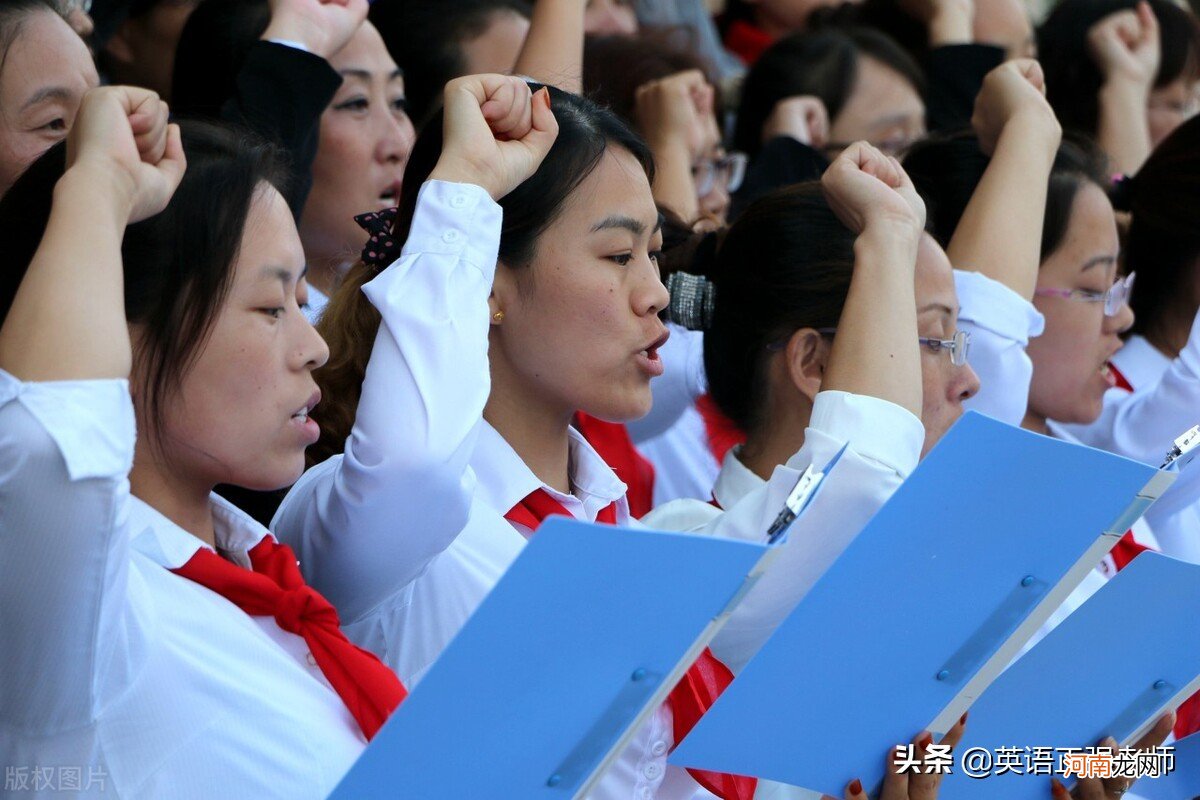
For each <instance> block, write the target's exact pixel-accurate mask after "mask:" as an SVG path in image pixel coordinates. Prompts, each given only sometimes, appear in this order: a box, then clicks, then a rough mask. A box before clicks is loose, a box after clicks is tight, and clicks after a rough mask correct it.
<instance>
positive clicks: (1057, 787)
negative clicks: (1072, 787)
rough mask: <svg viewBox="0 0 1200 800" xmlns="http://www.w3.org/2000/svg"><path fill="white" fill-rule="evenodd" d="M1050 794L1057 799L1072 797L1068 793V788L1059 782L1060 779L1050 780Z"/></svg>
mask: <svg viewBox="0 0 1200 800" xmlns="http://www.w3.org/2000/svg"><path fill="white" fill-rule="evenodd" d="M1050 793H1051V794H1052V795H1054V796H1055V797H1070V796H1071V795H1070V793H1069V792H1068V791H1067V787H1065V786H1063V785H1062V783H1060V782H1059V780H1058V778H1051V779H1050Z"/></svg>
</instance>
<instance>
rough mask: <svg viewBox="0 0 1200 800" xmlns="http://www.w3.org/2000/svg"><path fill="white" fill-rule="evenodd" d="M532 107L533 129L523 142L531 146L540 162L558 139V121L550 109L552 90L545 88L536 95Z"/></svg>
mask: <svg viewBox="0 0 1200 800" xmlns="http://www.w3.org/2000/svg"><path fill="white" fill-rule="evenodd" d="M530 105H531V111H532V114H531V117H532V123H533V127H532V128H531V129H530V131H529V133H527V134H525V137H524V138H523V139H522V140H521V141H522V142H524V143H525V144H527V145H528V146H529V148H530V149H531V150H532V151H533V153H534V156H535V157H536V158H537V160H538V161H539V162H540V161H541V160H542V159H543V158H545V157H546V154H547V153H549V152H550V148H551V147H552V146H553V145H554V140H555V139H557V138H558V120H557V119H555V118H554V111H553V110H551V108H550V90H549V89H547V88H546V87H545V86H543V87H542V88H541V89H539V90H538V91H537V93H536V94H534V96H533V101H532V102H531V104H530Z"/></svg>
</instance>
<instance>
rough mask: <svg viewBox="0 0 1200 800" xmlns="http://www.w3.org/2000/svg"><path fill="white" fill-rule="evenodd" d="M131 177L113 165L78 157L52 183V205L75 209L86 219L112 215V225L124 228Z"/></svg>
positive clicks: (129, 211) (131, 198)
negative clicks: (77, 159)
mask: <svg viewBox="0 0 1200 800" xmlns="http://www.w3.org/2000/svg"><path fill="white" fill-rule="evenodd" d="M135 189H136V187H135V186H134V183H133V179H132V178H131V177H130V176H128V175H127V174H125V173H124V171H123V170H122V169H121V168H120V167H117V166H115V165H109V164H105V163H104V162H102V161H87V160H83V159H81V160H79V161H76V162H75V163H74V164H72V165H71V166H70V167H69V168H68V169H67V171H66V172H64V173H63V176H62V177H61V178H59V179H58V181H57V182H56V183H55V184H54V201H53V202H54V207H55V208H63V209H78V210H79V212H80V213H81V214H82V215H85V216H86V217H88V218H93V217H96V216H97V215H99V214H105V213H109V214H111V220H112V222H113V223H114V224H116V225H117V226H119V227H120V228H121V229H122V230H124V228H125V226H126V225H127V224H128V222H129V217H130V215H131V214H132V212H133V204H134V192H135Z"/></svg>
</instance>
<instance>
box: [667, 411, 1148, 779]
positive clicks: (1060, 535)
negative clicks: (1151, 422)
mask: <svg viewBox="0 0 1200 800" xmlns="http://www.w3.org/2000/svg"><path fill="white" fill-rule="evenodd" d="M1162 478H1163V476H1160V474H1159V473H1158V471H1157V470H1155V469H1154V468H1153V467H1150V466H1147V465H1144V464H1139V463H1136V462H1133V461H1130V460H1128V459H1123V458H1120V457H1117V456H1113V455H1111V454H1108V453H1103V452H1100V451H1097V450H1092V449H1090V448H1086V447H1082V446H1079V445H1073V444H1069V443H1066V442H1062V441H1058V440H1054V439H1050V438H1048V437H1044V436H1039V435H1037V434H1034V433H1030V432H1028V431H1023V430H1021V429H1019V428H1015V427H1012V426H1009V425H1006V424H1004V423H1001V422H997V421H995V420H993V419H990V418H988V417H985V416H983V415H981V414H978V413H968V414H966V415H965V416H964V417H963V418H962V419H961V420H960V421H959V422H958V423H957V424H956V425H955V426H954V427H953V428H952V429H951V430H950V431H949V432H948V433H947V434H946V436H945V437H944V438H943V440H942V441H941V442H940V443H939V444H938V446H937V447H935V448H934V450H933V451H932V452H931V453H930V454H929V456H928V457H927V458H926V459H925V460H924V461H923V462H922V463H921V465H920V466H919V467H918V468H917V470H916V471H915V472H914V473H913V475H912V476H911V477H910V478H909V479H908V480H907V481H906V482H905V483H904V484H903V485H902V486H901V487H900V489H899V490H898V491H897V492H896V493H895V495H893V497H892V498H891V500H890V501H889V502H888V503H887V504H886V505H885V506H884V507H883V508H882V509H881V510H880V511H879V513H878V514H876V516H875V517H874V518H873V519H872V521H871V522H870V523H869V524H868V525H867V527H866V528H865V529H864V530H863V532H862V533H860V534H859V535H858V537H857V538H855V540H854V541H853V542H852V543H851V544H850V546H849V547H848V548H847V549H846V551H845V552H844V553H843V554H842V556H841V557H840V558H839V559H838V560H837V561H836V562H835V563H834V565H833V566H832V567H831V568H830V569H829V570H828V571H827V572H826V573H825V574H824V575H823V576H822V577H821V578H820V580H819V581H818V582H817V583H816V585H814V587H813V588H812V589H811V590H810V592H809V593H808V595H807V596H806V597H805V598H804V600H802V601H801V603H800V604H799V605H798V606H797V607H796V609H795V610H794V611H793V612H792V614H791V615H790V616H789V617H788V619H787V620H785V621H784V623H783V624H782V625H780V627H779V628H778V629H777V630H776V632H775V633H774V635H773V636H772V638H771V639H770V640H769V641H768V642H767V644H766V645H765V646H764V647H763V649H762V650H761V651H759V653H758V654H757V655H756V656H755V657H754V659H752V660H751V661H750V663H749V664H748V665H747V666H746V668H745V669H744V670H743V671H742V673H741V674H740V675H739V676H738V678H737V680H736V681H735V682H734V683H733V685H732V686H730V687H729V689H727V690H726V691H725V693H724V694H723V695H722V696H721V698H720V699H719V700H718V701H717V702H716V703H715V704H714V706H713V707H712V708H711V709H710V710H709V712H708V713H707V714H706V715H705V716H704V718H703V719H701V721H700V722H699V723H698V724H697V725H696V727H695V728H694V729H693V730H692V732H691V734H689V736H688V737H687V738H686V739H685V740H684V741H683V742H682V743H681V744H680V745H679V746H678V747H677V748H676V750H675V752H674V753H673V755H672V758H671V762H672V763H674V764H677V765H679V766H686V767H699V768H703V769H709V770H715V771H721V772H731V773H734V774H741V775H755V776H757V777H759V778H764V779H769V780H773V781H778V782H781V783H786V784H792V785H795V786H802V787H805V788H807V789H811V790H815V791H818V792H824V793H827V794H830V795H833V796H840V795H841V794H842V790H843V788H844V787H845V785H846V783H848V782H849V781H850V780H852V779H854V778H860V779H861V780H862V781H863V784H864V785H865V786H866V787H867V788H868V792H871V793H872V795H874V791H873V789H874V787H876V786H878V784H879V783H881V782H882V779H883V768H884V763H885V757H886V754H887V752H888V751H889V749H890V748H891V747H893V746H894V745H896V744H900V743H903V742H907V741H909V739H910V738H911V737H912V736H913V735H915V734H916V733H917V732H919V731H921V730H922V729H929V730H933V731H935V732H936V731H945V730H947V729H948V728H949V727H950V726H951V725H952V724H953V722H954V721H956V720H957V719H958V718H959V717H960V716H961V715H962V713H963V712H964V711H965V710H966V709H967V708H968V707H969V706H970V704H971V702H972V701H973V700H974V699H975V698H976V697H978V696H979V694H980V693H981V692H982V691H983V689H984V688H986V686H987V684H988V683H989V682H990V681H991V680H993V679H994V678H995V676H996V675H997V674H999V672H1000V670H1001V669H1002V668H1003V667H1004V666H1005V665H1006V664H1008V663H1009V662H1010V661H1011V660H1012V658H1013V657H1014V656H1015V655H1016V654H1017V652H1018V650H1019V649H1020V646H1021V644H1023V643H1024V642H1025V641H1026V640H1027V639H1028V638H1029V637H1030V636H1032V635H1033V633H1034V632H1035V631H1036V630H1037V628H1038V627H1039V626H1040V624H1041V622H1042V621H1043V620H1044V619H1046V617H1048V616H1049V615H1050V613H1051V612H1052V611H1053V610H1054V609H1055V608H1057V607H1058V606H1059V604H1060V603H1061V601H1062V599H1063V598H1065V597H1066V595H1067V594H1069V592H1070V590H1071V589H1072V588H1073V587H1074V586H1075V585H1077V584H1078V583H1079V581H1080V580H1082V579H1083V577H1084V576H1086V574H1087V573H1088V571H1089V570H1090V569H1091V568H1092V567H1093V566H1094V565H1095V564H1096V563H1098V562H1099V561H1100V559H1101V557H1102V556H1103V554H1104V553H1105V552H1106V551H1107V550H1108V549H1109V548H1111V546H1112V545H1113V544H1115V542H1116V540H1117V538H1118V536H1119V534H1120V533H1123V532H1124V531H1125V530H1126V528H1127V527H1128V525H1129V524H1130V522H1131V521H1132V520H1133V519H1136V518H1137V517H1138V516H1140V515H1141V513H1142V512H1143V511H1144V510H1145V508H1146V507H1147V506H1148V505H1149V504H1150V503H1151V502H1153V499H1154V497H1156V496H1157V495H1158V494H1159V493H1161V491H1162V489H1163V488H1164V486H1163V484H1164V483H1165V484H1169V481H1170V479H1169V477H1167V478H1166V480H1165V481H1164V480H1162ZM918 521H919V522H918ZM747 731H753V732H754V735H753V736H748V735H746V732H747Z"/></svg>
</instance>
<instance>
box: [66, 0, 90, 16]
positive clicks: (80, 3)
mask: <svg viewBox="0 0 1200 800" xmlns="http://www.w3.org/2000/svg"><path fill="white" fill-rule="evenodd" d="M62 8H63V11H64V12H65V13H70V12H72V11H82V12H83V13H84V14H90V13H92V0H64V2H63V4H62Z"/></svg>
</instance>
